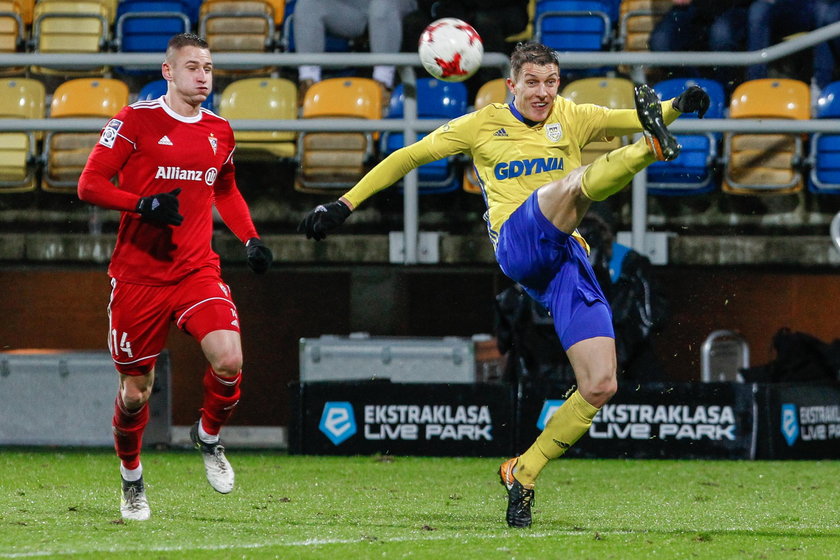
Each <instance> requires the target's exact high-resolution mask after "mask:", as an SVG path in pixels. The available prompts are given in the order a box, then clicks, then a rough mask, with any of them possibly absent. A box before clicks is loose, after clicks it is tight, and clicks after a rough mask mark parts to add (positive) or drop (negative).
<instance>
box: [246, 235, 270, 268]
mask: <svg viewBox="0 0 840 560" xmlns="http://www.w3.org/2000/svg"><path fill="white" fill-rule="evenodd" d="M245 247H246V249H247V251H248V266H249V267H251V270H253V271H254V272H256V273H257V274H264V273H265V271H266V270H268V268H269V267H270V266H271V261H272V260H274V255H272V254H271V249H269V248H268V247H266V246H265V243H263V242H262V240H261V239H260V238H259V237H252V238H251V239H249V240H248V242H247V243H245Z"/></svg>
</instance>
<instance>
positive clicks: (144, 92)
mask: <svg viewBox="0 0 840 560" xmlns="http://www.w3.org/2000/svg"><path fill="white" fill-rule="evenodd" d="M165 93H166V80H164V79H163V78H161V79H160V80H154V81H152V82H149V83H147V84H146V85H144V86H143V87H142V88H141V89H140V91H139V92H138V94H137V101H148V100H150V99H157V98H158V97H160V96H161V95H163V94H165ZM215 98H216V95H215V94H214V93H211V94H210V95H209V96H208V97H207V99H205V100H204V103H202V104H201V106H202V107H204V108H205V109H210V110H211V111H215V110H216V101H215Z"/></svg>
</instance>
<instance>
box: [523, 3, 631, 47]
mask: <svg viewBox="0 0 840 560" xmlns="http://www.w3.org/2000/svg"><path fill="white" fill-rule="evenodd" d="M610 11H611V4H610V2H607V1H599V0H537V4H536V7H535V11H534V40H535V41H539V42H540V43H543V44H544V45H546V46H549V47H551V48H553V49H554V50H557V51H600V50H605V49H608V48H609V44H610V35H611V32H612V27H613V26H612V24H613V21H615V20H614V19H611V17H610V16H611V14H610Z"/></svg>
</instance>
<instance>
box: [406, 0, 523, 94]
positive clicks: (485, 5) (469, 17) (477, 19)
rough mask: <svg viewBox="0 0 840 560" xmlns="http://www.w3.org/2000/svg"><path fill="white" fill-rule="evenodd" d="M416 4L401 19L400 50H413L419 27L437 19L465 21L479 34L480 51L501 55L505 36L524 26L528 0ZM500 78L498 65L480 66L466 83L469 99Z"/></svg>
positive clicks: (452, 0) (506, 50)
mask: <svg viewBox="0 0 840 560" xmlns="http://www.w3.org/2000/svg"><path fill="white" fill-rule="evenodd" d="M417 4H418V5H417V9H416V10H415V11H413V12H411V13H409V14H408V15H407V16H405V18H404V19H403V41H402V50H403V52H413V51H416V50H417V42H418V40H419V39H420V35H421V34H422V33H423V30H424V29H425V28H426V26H427V25H429V24H430V23H432V22H433V21H435V20H436V19H440V18H445V17H453V18H458V19H462V20H464V21H466V22H467V23H469V24H470V25H472V26H473V27H474V28H475V30H476V31H477V32H478V34H479V35H481V42H482V43H483V44H484V52H501V53H505V54H509V53H510V51H511V47H512V45H510V44H508V43H507V42H506V41H505V39H506V38H507V37H509V36H511V35H515V34H517V33H520V32H522V31H523V30H524V29H525V28H526V27H527V26H528V0H437V1H434V0H418V2H417ZM504 77H506V76H504V75H503V74H502V69H501V68H481V69H480V70H479V71H478V72H477V73H476V75H475V76H473V77H472V78H470V79H469V80H467V82H466V84H467V88H468V89H469V90H470V98H471V99H472V98H474V97H475V93H476V92H477V91H478V88H479V87H481V85H482V84H484V83H485V82H488V81H490V80H493V79H496V78H504Z"/></svg>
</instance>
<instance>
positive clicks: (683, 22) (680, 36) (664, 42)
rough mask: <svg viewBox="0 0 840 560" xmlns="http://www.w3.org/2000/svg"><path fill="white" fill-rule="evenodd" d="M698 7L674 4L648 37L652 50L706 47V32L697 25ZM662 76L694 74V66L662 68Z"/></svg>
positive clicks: (703, 48)
mask: <svg viewBox="0 0 840 560" xmlns="http://www.w3.org/2000/svg"><path fill="white" fill-rule="evenodd" d="M697 12H698V9H697V8H696V7H695V6H694V5H693V4H689V5H687V6H674V7H673V8H671V9H670V10H668V11H667V12H666V13H665V15H664V16H663V17H662V19H661V20H659V23H657V24H656V27H654V28H653V31H651V33H650V37H649V39H648V44H649V46H650V50H651V51H653V52H672V51H700V50H705V48H706V34H705V33H704V29H703V28H702V27H701V26H698V25H697V17H698V13H697ZM662 70H663V73H664V78H674V77H677V76H696V75H697V73H698V70H697V69H696V68H694V67H682V66H679V67H668V68H663V69H662Z"/></svg>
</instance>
